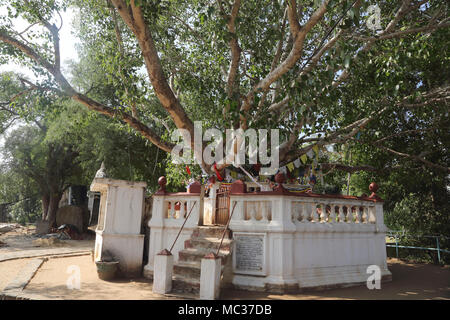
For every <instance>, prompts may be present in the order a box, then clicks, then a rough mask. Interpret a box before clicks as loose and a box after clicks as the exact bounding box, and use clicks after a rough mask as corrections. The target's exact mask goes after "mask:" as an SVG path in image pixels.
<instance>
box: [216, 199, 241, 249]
mask: <svg viewBox="0 0 450 320" xmlns="http://www.w3.org/2000/svg"><path fill="white" fill-rule="evenodd" d="M236 205H237V202H235V203H234V206H233V209H232V210H231V215H230V218H229V219H228V221H227V225H226V226H225V229H224V230H223V233H222V240H220V244H219V248H217V252H216V256H219V252H220V248H221V247H222V243H223V239H224V238H225V233H226V232H227V230H228V226H229V225H230V221H231V218H232V217H233V213H234V208H236Z"/></svg>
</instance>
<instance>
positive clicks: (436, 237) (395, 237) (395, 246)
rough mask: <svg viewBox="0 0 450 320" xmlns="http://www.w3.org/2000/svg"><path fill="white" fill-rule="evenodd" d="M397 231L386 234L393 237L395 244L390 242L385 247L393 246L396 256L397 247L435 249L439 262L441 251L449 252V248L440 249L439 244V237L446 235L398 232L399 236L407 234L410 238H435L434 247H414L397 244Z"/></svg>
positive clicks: (397, 255)
mask: <svg viewBox="0 0 450 320" xmlns="http://www.w3.org/2000/svg"><path fill="white" fill-rule="evenodd" d="M400 232H401V231H400ZM400 232H399V231H391V232H388V234H387V236H388V237H391V238H392V237H393V238H394V239H395V245H392V244H386V247H388V248H395V255H396V257H397V258H398V257H399V254H398V249H399V248H402V249H417V250H431V251H437V256H438V261H439V263H440V262H441V251H442V252H445V253H450V251H449V250H445V249H441V248H440V244H439V238H444V239H445V238H448V237H446V236H429V235H423V236H415V235H409V234H406V233H402V234H400V236H402V235H403V236H405V235H406V236H409V237H411V238H435V239H436V248H427V247H414V246H401V245H399V244H398V238H399V235H398V234H396V233H400Z"/></svg>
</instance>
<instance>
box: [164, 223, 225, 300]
mask: <svg viewBox="0 0 450 320" xmlns="http://www.w3.org/2000/svg"><path fill="white" fill-rule="evenodd" d="M224 228H225V226H199V227H197V228H196V229H195V230H194V232H193V233H192V236H191V238H190V239H188V240H186V241H185V243H184V250H181V251H179V253H178V261H177V262H176V263H175V264H174V268H173V282H172V292H175V293H188V294H193V295H198V294H199V293H200V270H201V260H202V258H203V257H204V256H205V255H207V254H208V253H211V252H214V253H216V252H217V249H218V248H219V245H220V241H221V239H222V234H223V231H224ZM231 250H232V240H231V233H230V230H227V231H226V233H225V237H224V239H223V243H222V246H221V249H220V252H219V257H220V258H221V259H222V275H224V274H226V273H228V272H231V259H232V257H231ZM222 281H223V280H222Z"/></svg>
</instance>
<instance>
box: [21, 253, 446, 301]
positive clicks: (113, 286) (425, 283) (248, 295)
mask: <svg viewBox="0 0 450 320" xmlns="http://www.w3.org/2000/svg"><path fill="white" fill-rule="evenodd" d="M72 265H75V266H78V267H79V268H80V276H81V287H80V290H76V289H73V290H70V289H68V288H67V285H66V283H67V280H68V279H69V277H70V274H69V273H67V271H68V268H69V266H72ZM388 265H389V269H390V270H391V272H392V278H393V281H392V282H388V283H382V284H381V289H380V290H369V289H367V287H366V286H357V287H350V288H343V289H332V290H326V291H320V292H304V293H301V294H271V293H257V292H247V291H240V290H228V289H227V290H223V291H222V297H221V298H222V299H229V300H236V299H239V300H240V299H243V300H244V299H257V300H259V299H262V300H265V299H270V300H272V299H274V300H311V299H317V300H322V299H325V300H328V299H345V300H354V299H369V300H372V299H376V300H378V299H387V300H392V299H401V300H404V299H420V300H422V299H440V300H450V268H449V267H448V266H447V267H440V266H435V265H428V264H412V263H408V262H403V261H400V260H397V259H390V260H389V262H388ZM151 290H152V283H151V282H149V281H147V280H146V279H128V280H126V279H123V280H115V281H103V280H100V279H99V278H98V276H97V272H96V267H95V264H94V263H93V262H92V258H91V257H90V256H79V257H68V258H52V259H50V260H49V261H47V262H45V263H44V264H43V265H42V267H41V269H40V270H39V271H38V273H37V274H36V275H35V277H34V278H33V279H32V280H31V281H30V283H29V284H28V286H27V287H26V288H25V292H27V293H33V294H38V295H40V296H42V297H43V298H46V299H86V300H91V299H94V300H99V299H118V300H125V299H139V300H140V299H168V298H169V297H165V296H161V295H155V294H153V293H152V291H151ZM170 298H171V299H173V297H170Z"/></svg>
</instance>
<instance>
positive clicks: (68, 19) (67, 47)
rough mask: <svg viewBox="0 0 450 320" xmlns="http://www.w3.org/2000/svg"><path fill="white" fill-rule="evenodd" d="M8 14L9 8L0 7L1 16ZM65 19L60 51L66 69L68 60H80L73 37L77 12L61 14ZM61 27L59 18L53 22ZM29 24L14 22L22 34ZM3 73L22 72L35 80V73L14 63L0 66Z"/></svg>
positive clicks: (61, 31)
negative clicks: (73, 25)
mask: <svg viewBox="0 0 450 320" xmlns="http://www.w3.org/2000/svg"><path fill="white" fill-rule="evenodd" d="M6 14H7V7H6V6H5V5H1V6H0V16H5V15H6ZM61 16H62V18H63V26H62V28H61V30H60V50H61V64H62V67H63V68H64V66H65V65H67V64H66V63H65V62H66V61H67V60H70V59H72V60H78V55H77V52H76V50H75V43H76V42H77V39H76V38H75V37H74V36H73V35H72V32H71V31H72V20H73V18H74V16H75V12H74V10H73V9H72V8H69V9H67V11H66V12H61ZM52 22H55V23H56V24H57V25H58V26H59V23H60V22H59V18H56V19H54V21H53V20H52ZM28 25H29V24H28V23H27V22H26V21H24V20H23V19H16V20H14V29H15V31H18V32H22V31H23V30H25V29H26V28H27V27H28ZM3 71H20V72H21V73H23V74H25V75H27V76H29V77H30V78H31V79H33V78H34V75H33V73H32V72H31V71H30V70H28V69H27V68H23V67H21V66H18V65H16V64H14V63H8V64H4V65H0V72H3Z"/></svg>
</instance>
